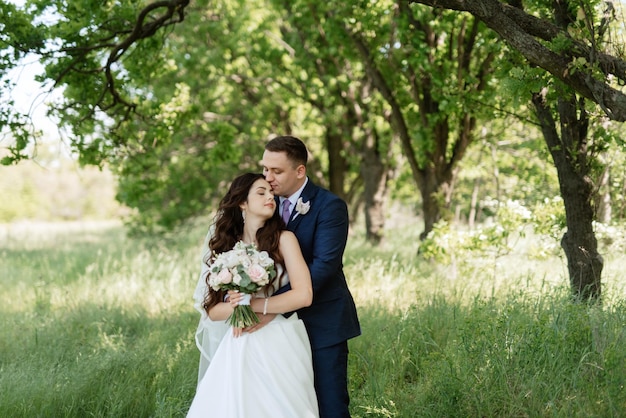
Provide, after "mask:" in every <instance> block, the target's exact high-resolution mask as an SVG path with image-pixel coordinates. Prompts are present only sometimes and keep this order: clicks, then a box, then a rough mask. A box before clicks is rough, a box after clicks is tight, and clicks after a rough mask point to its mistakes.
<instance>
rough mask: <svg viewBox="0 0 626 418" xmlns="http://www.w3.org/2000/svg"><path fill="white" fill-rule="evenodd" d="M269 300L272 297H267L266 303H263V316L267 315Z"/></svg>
mask: <svg viewBox="0 0 626 418" xmlns="http://www.w3.org/2000/svg"><path fill="white" fill-rule="evenodd" d="M269 300H270V298H265V303H263V316H265V315H267V303H268V302H269Z"/></svg>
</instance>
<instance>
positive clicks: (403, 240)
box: [0, 0, 626, 416]
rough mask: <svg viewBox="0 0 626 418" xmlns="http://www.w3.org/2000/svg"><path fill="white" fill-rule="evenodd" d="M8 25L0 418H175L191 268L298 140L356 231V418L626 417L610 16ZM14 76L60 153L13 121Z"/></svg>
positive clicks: (8, 10)
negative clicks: (232, 205) (257, 175)
mask: <svg viewBox="0 0 626 418" xmlns="http://www.w3.org/2000/svg"><path fill="white" fill-rule="evenodd" d="M418 3H420V4H418ZM435 3H436V4H435ZM20 4H21V3H20ZM477 4H480V5H481V7H474V6H476V5H477ZM23 5H24V7H25V8H22V7H16V6H15V4H14V3H12V2H0V6H1V9H0V12H1V13H2V14H3V20H2V22H3V23H2V25H3V37H2V51H3V53H2V54H1V55H0V58H1V59H0V61H1V64H2V66H3V67H2V68H3V69H4V70H6V72H4V73H3V74H5V76H3V79H2V81H3V87H2V93H3V100H2V107H1V108H0V110H1V112H0V116H1V118H2V119H1V120H2V128H3V133H4V134H5V138H4V139H3V142H2V143H3V145H5V148H4V149H3V154H2V157H3V160H2V161H3V163H4V164H7V165H6V166H3V167H2V168H1V169H2V174H3V175H2V177H1V178H0V187H1V189H0V190H2V196H3V197H5V196H6V197H7V198H5V199H3V201H2V202H0V221H2V222H4V223H5V224H4V225H3V228H2V243H3V244H2V270H3V271H2V279H1V280H2V285H3V294H2V298H3V304H2V305H3V306H4V308H3V316H5V317H6V319H7V323H8V324H10V326H7V327H6V328H5V329H4V331H3V332H4V335H3V338H2V341H3V343H2V346H1V348H2V350H3V352H2V356H0V357H1V358H2V359H3V360H2V371H3V373H2V378H1V379H2V382H1V383H2V387H3V388H9V387H11V390H7V391H3V393H4V395H3V396H4V398H3V399H1V402H0V405H2V407H3V408H6V410H5V412H6V414H7V415H8V416H27V415H33V414H35V415H42V416H59V415H62V416H82V415H84V414H89V415H96V416H105V415H106V416H137V415H140V416H155V415H157V416H176V415H179V414H183V413H184V411H185V408H186V405H187V404H188V401H189V399H190V396H192V394H193V386H194V382H193V379H191V381H190V379H189V378H190V374H191V375H193V367H194V366H195V365H194V364H193V363H194V361H195V357H194V355H195V354H196V353H195V349H194V347H193V346H192V338H191V333H192V329H193V319H194V316H193V312H189V301H188V297H189V295H190V291H191V289H192V287H193V284H194V283H195V280H196V277H195V275H196V274H197V272H196V271H195V270H196V269H195V265H196V262H197V260H196V258H197V253H196V251H197V249H198V246H199V244H200V242H201V240H202V237H203V234H204V232H205V231H206V228H207V225H208V223H209V222H210V216H211V213H212V207H214V204H215V199H216V198H217V197H218V196H220V195H221V194H222V193H223V190H224V187H225V186H226V185H227V182H228V179H229V178H231V177H233V176H234V175H235V174H236V173H239V172H241V171H243V170H258V169H259V167H258V156H260V155H261V153H262V148H263V145H264V143H265V141H266V140H267V139H268V138H270V137H271V136H272V135H275V134H285V133H287V134H295V135H297V136H299V137H301V138H303V139H304V140H305V141H306V142H307V145H308V146H309V148H310V150H311V151H312V157H313V158H312V160H311V164H310V175H311V176H312V177H313V179H314V181H316V182H318V183H320V184H322V185H324V186H326V187H328V188H330V189H331V190H333V191H334V192H335V193H337V194H339V195H340V196H342V197H343V198H344V199H346V201H347V202H348V203H349V206H350V210H351V219H352V228H351V239H350V243H349V246H348V249H347V252H346V257H345V262H346V270H347V271H348V272H349V273H350V274H349V276H350V277H351V288H352V289H353V292H354V293H355V297H356V299H357V303H358V305H359V309H360V312H361V318H362V322H363V327H364V330H365V331H364V336H363V338H359V339H356V340H354V342H352V343H351V344H352V345H351V353H353V354H352V358H351V364H352V365H353V366H351V367H352V369H351V371H350V379H351V390H352V393H353V406H352V410H353V414H354V416H415V413H416V412H415V411H418V412H417V414H418V416H511V415H517V416H571V415H574V416H620V415H621V414H622V413H623V411H624V410H626V401H625V399H626V395H625V393H624V382H625V380H626V370H625V367H626V366H624V364H626V362H624V354H623V353H622V350H620V349H619V347H621V346H623V342H624V339H625V335H624V324H625V323H626V322H625V319H624V318H625V315H624V304H623V300H624V294H625V291H624V279H623V278H622V275H621V272H620V271H621V270H623V263H624V256H623V254H624V245H625V239H624V226H623V220H624V217H625V215H626V200H625V195H626V169H625V168H624V167H625V164H624V162H625V161H624V160H625V159H626V153H625V148H624V141H623V129H624V128H623V124H622V122H623V121H624V120H625V119H626V117H625V116H624V115H626V105H624V103H626V102H625V101H623V97H622V96H623V93H622V86H623V82H624V78H626V72H625V71H624V68H626V65H624V62H623V56H622V53H623V50H624V49H623V47H624V45H625V42H624V37H623V22H624V18H623V10H622V5H621V3H618V2H606V1H576V2H575V1H571V2H554V3H552V4H550V5H548V4H546V3H545V2H541V1H537V2H531V1H528V2H523V4H522V2H516V1H512V2H497V1H484V2H461V1H453V0H449V1H441V2H428V1H424V2H404V1H398V2H393V1H381V2H356V1H355V2H348V3H346V2H326V3H324V4H319V3H317V2H307V1H302V2H300V1H298V2H280V1H255V2H249V1H247V2H239V1H222V2H204V1H196V2H190V1H180V0H179V1H166V2H158V3H152V2H149V1H146V2H136V1H115V2H90V1H75V2H71V3H66V2H56V1H52V0H41V1H30V2H25V3H24V4H23ZM433 5H437V6H442V7H445V8H433V7H431V6H433ZM459 10H460V11H462V12H459ZM494 16H495V17H494ZM507 19H508V20H507ZM512 22H513V23H512ZM515 30H518V32H515ZM512 32H513V33H512ZM519 39H522V40H523V42H521V43H520V42H519V41H518V40H519ZM503 40H504V41H505V42H503ZM29 62H37V63H39V65H42V68H43V69H42V71H41V74H40V75H39V76H38V80H39V81H40V82H42V83H43V85H44V90H45V91H49V92H50V94H49V95H46V94H44V97H45V99H44V100H45V104H46V108H47V109H49V117H50V118H51V120H53V123H54V125H55V131H54V133H52V132H50V131H40V130H38V129H36V124H35V125H33V120H32V117H33V113H32V111H31V110H28V111H26V112H20V111H16V107H15V106H14V102H15V99H14V98H12V97H11V94H10V92H11V91H12V90H13V80H14V79H12V78H10V77H9V78H7V76H6V75H7V74H12V75H15V74H16V72H15V71H18V73H19V70H20V69H21V68H23V67H24V66H25V65H28V63H29ZM5 99H6V100H5ZM35 122H36V121H35ZM34 126H35V128H34ZM50 136H54V137H56V139H55V140H52V139H51V138H50ZM112 220H113V222H112V223H111V221H112ZM117 220H122V223H118V221H117ZM33 221H65V223H63V224H62V226H61V227H60V228H61V230H59V229H58V227H56V226H54V225H44V224H41V223H33ZM68 221H69V222H68ZM76 221H79V222H78V223H76ZM91 221H99V222H96V224H92V223H91ZM34 260H37V261H34ZM146 289H150V290H151V291H153V292H155V294H154V295H152V296H154V297H152V296H151V295H150V294H146ZM120 292H122V293H125V294H124V295H123V294H120ZM380 294H386V295H389V298H388V300H386V301H381V300H380V299H379V298H378V297H377V296H378V295H380ZM159 295H160V296H159ZM166 296H167V297H166ZM572 296H573V301H574V303H572V302H573V301H572ZM155 299H156V300H158V303H156V305H155V304H154V301H155ZM581 302H582V303H581ZM42 314H43V315H45V319H43V322H41V321H42V317H41V315H42ZM181 329H182V330H184V331H183V332H182V333H181V331H180V330H181ZM24 331H26V332H24ZM148 335H151V336H153V337H152V338H149V337H148ZM381 336H384V338H383V337H381ZM76 341H79V344H78V346H73V342H76ZM388 341H395V344H394V346H393V347H390V346H389V345H388V344H385V342H388ZM162 344H166V345H167V347H169V350H164V351H161V349H160V348H159V347H160V346H161V345H162ZM42 346H45V347H50V346H55V347H56V348H55V349H53V350H48V351H47V352H46V354H45V355H43V354H42V352H41V347H42ZM155 353H156V354H155ZM154 356H156V357H158V359H159V363H160V365H158V366H146V363H147V362H150V361H151V359H154ZM51 365H54V366H51ZM163 367H165V368H163ZM42 370H43V373H42ZM128 370H137V371H140V372H137V373H129V372H128ZM42 374H43V375H42ZM111 377H113V382H114V383H113V384H112V382H111V381H110V378H111ZM38 379H39V380H40V381H41V385H40V384H37V385H33V382H35V381H37V380H38ZM48 387H52V388H54V390H52V391H46V390H45V389H46V388H48ZM93 388H106V390H100V391H98V390H94V389H93ZM130 388H139V389H132V390H131V389H130ZM141 388H144V389H145V390H143V391H142V389H141ZM31 390H33V391H34V392H36V393H35V395H36V396H31V394H30V393H29V392H30V391H31ZM138 390H139V392H138ZM400 394H403V395H400ZM138 398H141V399H138Z"/></svg>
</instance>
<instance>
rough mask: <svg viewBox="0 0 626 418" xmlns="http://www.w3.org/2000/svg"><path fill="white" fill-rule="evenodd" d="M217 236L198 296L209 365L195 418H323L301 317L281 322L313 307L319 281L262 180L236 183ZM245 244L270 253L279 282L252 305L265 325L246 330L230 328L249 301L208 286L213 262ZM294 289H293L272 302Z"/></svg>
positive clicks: (203, 364)
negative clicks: (281, 290)
mask: <svg viewBox="0 0 626 418" xmlns="http://www.w3.org/2000/svg"><path fill="white" fill-rule="evenodd" d="M210 235H212V237H211V238H210V241H209V242H208V248H210V250H209V251H207V253H206V255H205V257H204V263H203V264H204V265H203V273H202V274H201V277H200V281H199V283H198V287H197V288H196V292H195V295H194V297H195V299H196V305H195V306H196V308H197V309H198V310H199V311H200V312H201V315H202V317H201V319H200V324H199V326H198V331H197V332H196V343H197V345H198V348H199V349H200V352H201V361H200V373H199V382H198V387H197V389H196V395H195V397H194V399H193V402H192V404H191V407H190V408H189V411H188V413H187V417H191V418H195V417H220V418H223V417H232V418H247V417H255V418H257V417H258V418H263V417H265V418H270V417H271V418H279V417H284V418H292V417H303V418H309V417H313V418H314V417H318V416H319V413H318V406H317V399H316V396H315V389H314V388H313V368H312V363H311V347H310V344H309V338H308V335H307V333H306V330H305V328H304V324H303V322H302V321H301V320H300V319H298V317H297V315H296V314H293V315H291V316H290V317H289V318H286V317H284V316H283V315H281V314H282V313H285V312H292V311H295V310H296V309H299V308H301V307H305V306H309V305H310V304H311V302H312V299H313V290H312V286H311V276H310V273H309V270H308V268H307V265H306V262H305V261H304V258H303V257H302V252H301V251H300V246H299V244H298V241H297V239H296V237H295V235H294V234H293V233H292V232H290V231H287V230H285V225H284V223H283V221H282V219H280V217H279V215H278V213H277V212H276V203H275V201H274V194H273V193H272V190H271V186H270V184H269V183H268V182H267V181H266V180H265V178H264V177H263V175H262V174H255V173H246V174H243V175H241V176H239V177H237V178H235V179H234V180H233V182H232V184H231V186H230V188H229V190H228V192H227V193H226V195H225V196H224V197H223V199H222V200H221V202H220V205H219V208H218V212H217V215H216V220H215V224H214V230H213V231H212V233H211V234H210ZM238 241H243V242H244V243H248V244H250V243H254V244H256V246H257V248H258V249H259V250H265V251H267V252H268V253H269V255H270V256H271V257H272V258H273V259H274V262H275V263H276V266H277V267H278V268H277V271H278V274H277V276H276V278H275V279H274V280H273V281H272V282H270V283H269V284H268V285H266V286H265V288H264V289H263V290H261V291H259V292H258V293H257V294H256V295H254V297H253V299H252V301H251V303H250V304H251V306H252V309H253V310H254V311H255V312H258V315H259V317H260V319H261V324H259V325H256V326H254V327H251V328H250V329H245V330H244V329H241V328H232V327H231V328H228V327H227V326H226V323H225V320H226V319H227V318H228V316H229V315H230V314H231V313H232V312H233V309H234V308H235V306H237V305H238V304H239V302H240V301H241V298H242V295H241V294H239V293H237V292H234V291H228V293H226V292H224V291H215V290H213V289H212V288H210V287H208V286H207V284H206V275H207V272H208V265H209V264H210V263H211V260H212V258H211V256H212V255H213V256H214V255H215V254H219V253H221V252H225V251H228V250H230V249H232V248H233V247H234V245H235V243H237V242H238ZM287 282H289V283H291V290H289V291H286V292H284V293H282V294H280V295H276V296H272V294H273V293H274V292H275V291H276V290H278V289H279V288H280V287H281V286H283V285H285V284H286V283H287ZM205 370H206V371H205Z"/></svg>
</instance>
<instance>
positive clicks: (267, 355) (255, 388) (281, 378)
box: [187, 314, 319, 418]
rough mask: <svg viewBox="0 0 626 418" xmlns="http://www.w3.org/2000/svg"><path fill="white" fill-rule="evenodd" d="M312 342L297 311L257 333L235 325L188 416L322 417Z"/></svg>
mask: <svg viewBox="0 0 626 418" xmlns="http://www.w3.org/2000/svg"><path fill="white" fill-rule="evenodd" d="M318 416H319V413H318V407H317V398H316V396H315V389H314V387H313V367H312V362H311V346H310V344H309V338H308V335H307V333H306V329H305V328H304V323H303V322H302V321H301V320H300V319H298V317H297V315H296V314H293V315H291V316H290V317H289V318H285V317H284V316H282V315H277V316H276V317H275V318H274V319H273V320H272V321H271V322H270V323H269V324H267V325H266V326H264V327H263V328H261V329H260V330H258V331H256V332H253V333H244V334H243V335H242V336H240V337H238V338H235V337H233V335H232V331H231V330H229V331H228V332H227V333H226V335H225V336H224V338H223V339H222V341H221V343H220V345H219V347H218V349H217V351H216V352H215V355H214V356H213V359H212V361H211V363H210V365H209V368H208V369H207V371H206V373H205V375H204V377H203V378H202V380H201V381H200V382H199V384H198V388H197V390H196V395H195V397H194V399H193V402H192V404H191V407H190V408H189V412H188V414H187V417H190V418H200V417H204V418H207V417H215V418H316V417H318Z"/></svg>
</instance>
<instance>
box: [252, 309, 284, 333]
mask: <svg viewBox="0 0 626 418" xmlns="http://www.w3.org/2000/svg"><path fill="white" fill-rule="evenodd" d="M257 316H258V317H259V319H260V320H261V322H259V323H258V324H255V325H252V326H249V327H247V328H244V332H255V331H258V330H260V329H261V328H263V327H264V326H266V325H267V324H269V323H270V322H271V321H272V319H274V317H275V316H276V314H269V313H268V314H265V315H263V314H260V313H258V312H257Z"/></svg>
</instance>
